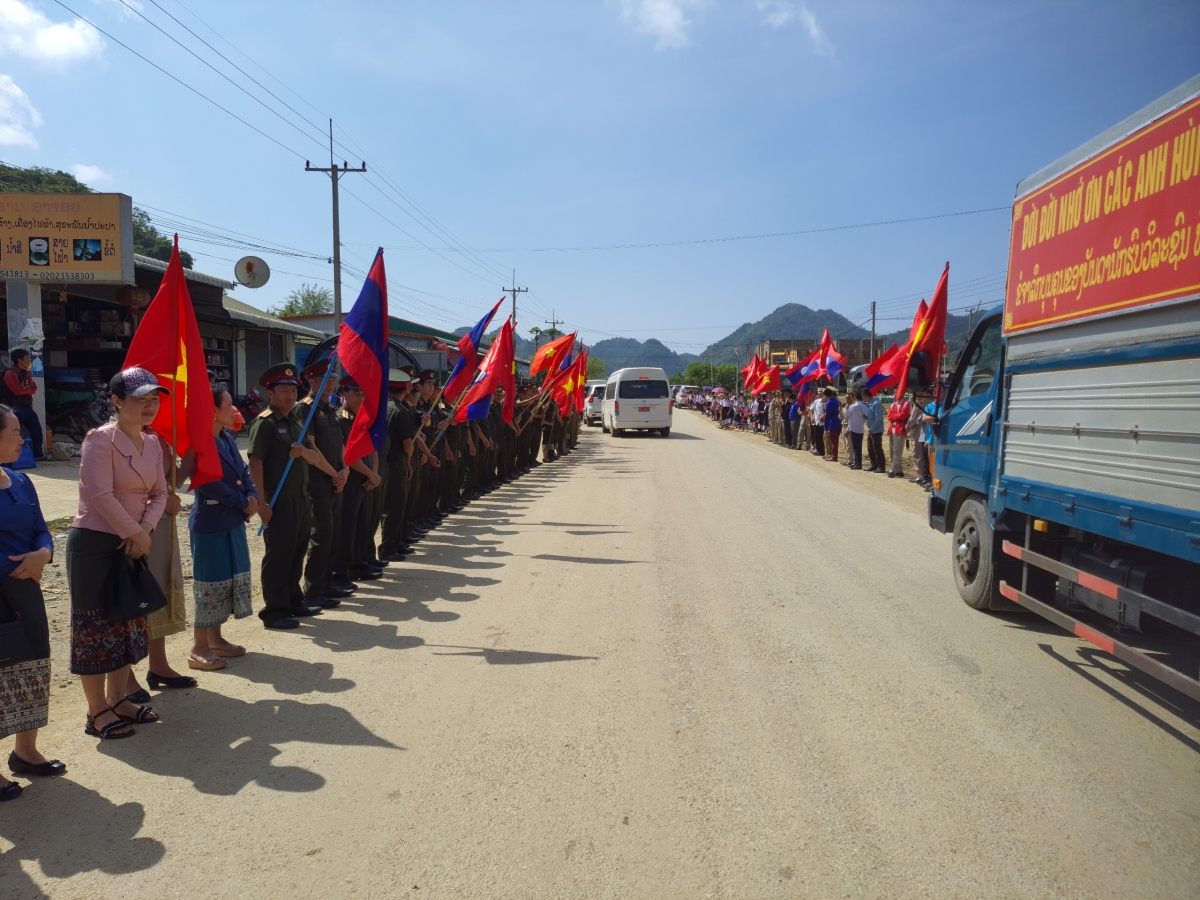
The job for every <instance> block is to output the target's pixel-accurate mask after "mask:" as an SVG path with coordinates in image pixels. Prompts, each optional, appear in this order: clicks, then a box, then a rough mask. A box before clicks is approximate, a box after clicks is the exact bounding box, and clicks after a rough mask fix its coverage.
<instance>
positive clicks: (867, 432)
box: [675, 386, 936, 491]
mask: <svg viewBox="0 0 1200 900" xmlns="http://www.w3.org/2000/svg"><path fill="white" fill-rule="evenodd" d="M910 398H911V399H910ZM675 402H676V406H679V407H682V408H684V409H696V410H699V411H700V412H702V413H704V414H705V415H706V416H708V417H709V418H710V419H712V420H713V421H714V422H716V423H717V425H718V427H720V428H731V429H736V430H738V431H749V432H753V433H757V434H762V435H765V436H767V437H768V438H770V441H771V443H773V444H778V445H779V446H781V447H787V448H788V449H791V450H807V451H809V452H810V453H812V454H813V455H814V456H817V457H820V458H822V459H825V460H827V461H829V462H838V461H839V460H840V461H841V462H842V465H844V466H846V467H847V468H849V469H853V470H855V471H862V472H875V473H878V474H886V475H887V476H888V477H889V478H904V477H905V470H904V463H903V459H904V455H905V451H906V449H910V448H911V453H912V458H913V474H912V475H911V476H909V480H910V481H911V482H913V483H914V484H918V485H920V486H921V487H922V488H924V489H925V490H927V491H929V490H932V489H933V483H932V481H931V479H930V471H929V443H930V442H931V441H932V429H931V427H930V426H931V424H932V423H933V422H934V421H935V420H936V419H935V417H936V403H935V401H934V398H933V395H932V394H928V393H922V392H919V391H913V392H906V393H905V396H900V397H895V398H893V399H892V400H891V402H890V404H889V405H888V407H887V409H886V410H885V409H884V406H883V402H882V400H881V399H880V398H879V397H877V396H875V395H874V393H873V392H872V391H870V390H868V389H866V388H858V389H850V390H847V391H846V393H845V395H844V396H842V395H839V393H838V391H837V390H835V388H834V387H832V386H830V387H824V388H817V389H815V390H810V391H808V392H807V396H805V397H804V398H803V399H801V398H800V396H799V395H797V394H796V393H795V392H793V391H791V390H787V389H784V390H779V391H773V392H769V393H763V394H755V395H750V394H745V393H738V394H731V393H729V392H728V391H726V390H725V389H724V388H717V389H709V390H701V391H693V392H690V393H681V394H680V395H679V396H678V397H676V401H675ZM885 437H886V438H887V455H885V452H884V438H885ZM864 462H865V465H864Z"/></svg>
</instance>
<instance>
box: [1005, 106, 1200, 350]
mask: <svg viewBox="0 0 1200 900" xmlns="http://www.w3.org/2000/svg"><path fill="white" fill-rule="evenodd" d="M1197 292H1200V97H1197V98H1193V99H1192V100H1190V101H1188V102H1186V103H1184V104H1182V105H1181V106H1179V107H1178V108H1176V109H1174V110H1172V111H1170V112H1168V113H1167V114H1165V115H1163V116H1161V117H1160V118H1158V119H1156V120H1155V121H1153V122H1150V123H1149V124H1147V125H1145V126H1143V127H1142V128H1139V129H1138V130H1137V131H1135V132H1133V134H1131V135H1129V136H1128V137H1126V138H1124V139H1122V140H1120V141H1117V142H1116V143H1115V144H1113V145H1112V146H1110V147H1107V148H1106V149H1105V150H1103V151H1102V152H1100V153H1097V154H1096V155H1094V156H1092V157H1091V158H1089V159H1088V160H1086V161H1084V162H1082V163H1080V164H1079V165H1077V166H1075V167H1074V168H1072V169H1070V170H1068V171H1067V172H1065V173H1064V174H1062V175H1060V176H1058V177H1057V178H1055V179H1053V180H1052V181H1050V182H1049V183H1047V184H1044V185H1042V186H1040V187H1038V188H1037V189H1036V190H1034V191H1032V192H1030V193H1028V194H1026V195H1025V196H1023V197H1019V198H1018V199H1017V201H1016V203H1015V204H1014V205H1013V228H1012V239H1011V243H1010V249H1009V260H1008V288H1007V291H1006V294H1005V298H1004V330H1005V331H1006V332H1008V333H1010V334H1011V333H1013V332H1019V331H1024V330H1027V329H1031V328H1038V327H1044V326H1048V325H1053V324H1060V323H1063V322H1069V321H1071V320H1073V319H1082V318H1086V317H1089V316H1093V315H1100V314H1105V313H1115V312H1120V311H1122V310H1127V309H1133V308H1136V307H1141V306H1147V305H1150V304H1154V303H1166V302H1170V301H1172V300H1177V299H1179V298H1182V297H1187V296H1190V295H1193V294H1196V293H1197Z"/></svg>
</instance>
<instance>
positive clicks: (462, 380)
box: [442, 297, 504, 403]
mask: <svg viewBox="0 0 1200 900" xmlns="http://www.w3.org/2000/svg"><path fill="white" fill-rule="evenodd" d="M503 302H504V298H503V297H501V298H500V299H499V300H497V301H496V305H495V306H493V307H492V308H491V310H490V311H489V312H488V313H487V315H485V316H484V317H483V318H482V319H480V320H479V321H478V322H476V323H475V327H474V328H472V329H471V330H470V331H469V332H468V333H467V334H464V335H463V336H462V337H461V338H460V339H459V341H458V352H459V353H461V354H462V356H461V357H459V360H458V363H457V364H455V366H454V371H453V372H451V373H450V380H449V381H447V382H446V386H445V387H444V388H442V396H443V397H445V398H446V402H447V403H453V402H454V401H455V400H457V399H458V395H459V394H461V393H462V392H463V391H465V390H466V389H467V388H468V387H469V386H470V384H471V377H472V376H473V375H474V374H475V369H476V368H477V367H478V366H479V344H480V342H481V341H482V340H483V336H484V334H486V333H487V329H488V326H489V325H491V324H492V319H493V318H495V315H496V310H498V309H499V308H500V304H501V303H503Z"/></svg>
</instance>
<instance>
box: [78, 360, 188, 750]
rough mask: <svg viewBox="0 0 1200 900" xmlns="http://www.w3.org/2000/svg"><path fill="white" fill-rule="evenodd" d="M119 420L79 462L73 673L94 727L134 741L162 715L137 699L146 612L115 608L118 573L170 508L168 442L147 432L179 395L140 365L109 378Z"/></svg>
mask: <svg viewBox="0 0 1200 900" xmlns="http://www.w3.org/2000/svg"><path fill="white" fill-rule="evenodd" d="M109 390H110V391H111V393H112V399H113V405H114V406H115V407H116V410H117V420H116V421H115V422H113V423H110V424H108V425H102V426H100V427H99V428H95V429H93V430H92V431H90V432H88V435H87V437H86V438H84V441H83V451H82V458H81V460H80V465H79V512H78V513H77V514H76V516H75V520H74V521H73V522H72V523H71V532H70V534H69V535H68V537H67V585H68V588H69V590H70V592H71V671H72V672H74V673H75V674H76V675H80V676H82V678H81V680H82V682H83V693H84V695H85V696H86V697H87V704H88V716H87V727H86V728H85V729H84V730H85V732H86V733H87V734H90V735H93V736H95V737H100V738H126V737H132V736H133V733H134V728H133V724H134V723H141V722H155V721H157V720H158V714H157V713H155V712H154V711H153V710H152V709H151V708H150V707H148V706H141V705H138V704H137V703H135V702H134V701H131V700H130V699H129V697H128V696H127V690H126V688H127V685H128V683H129V667H130V666H131V665H133V664H134V663H137V662H140V661H141V660H143V659H145V658H146V655H147V653H148V652H149V644H150V635H149V633H148V632H147V629H146V618H145V617H144V616H141V617H138V618H136V619H129V620H127V621H114V620H109V618H108V616H107V615H106V614H105V601H106V599H107V598H106V590H107V587H108V583H109V573H110V572H111V571H112V569H113V567H114V566H115V565H116V564H117V563H118V561H119V554H121V553H124V554H125V555H126V556H128V557H130V558H132V559H139V558H141V557H144V556H145V555H146V554H147V553H149V552H150V543H151V538H150V535H151V533H152V532H153V531H154V527H155V525H157V524H158V522H159V520H160V519H161V518H162V514H163V510H165V509H166V506H167V493H168V491H167V481H166V478H165V476H164V474H163V461H162V449H161V447H160V445H159V443H158V441H157V440H156V439H154V438H152V437H149V436H147V435H146V434H145V433H144V431H143V429H144V428H145V427H146V426H148V425H149V424H150V423H151V422H153V421H154V417H155V416H156V415H158V405H159V394H169V393H170V391H168V390H167V389H166V388H164V387H162V386H161V385H160V384H159V383H158V379H157V378H156V377H155V376H154V375H153V373H151V372H148V371H146V370H145V369H139V368H132V369H126V370H125V371H123V372H118V373H117V374H116V375H114V376H113V379H112V381H111V382H109Z"/></svg>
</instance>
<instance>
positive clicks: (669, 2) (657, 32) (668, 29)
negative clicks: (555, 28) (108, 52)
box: [0, 0, 706, 50]
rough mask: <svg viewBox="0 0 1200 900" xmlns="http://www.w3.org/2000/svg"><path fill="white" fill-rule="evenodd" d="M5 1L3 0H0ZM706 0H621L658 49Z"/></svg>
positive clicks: (675, 37) (680, 32)
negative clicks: (654, 40)
mask: <svg viewBox="0 0 1200 900" xmlns="http://www.w3.org/2000/svg"><path fill="white" fill-rule="evenodd" d="M0 2H2V0H0ZM705 2H706V0H621V18H622V19H624V20H625V21H626V22H632V23H633V26H634V29H635V30H636V31H637V32H638V33H639V34H648V35H650V36H651V37H655V38H658V42H657V43H656V44H655V49H656V50H663V49H666V48H670V47H686V46H687V45H688V44H690V43H691V41H690V40H689V39H688V28H689V26H690V25H691V24H692V23H691V21H690V20H689V19H688V18H687V15H686V13H687V11H688V10H689V9H697V8H699V7H701V6H704V5H705Z"/></svg>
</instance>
